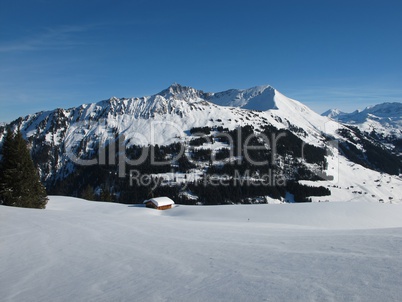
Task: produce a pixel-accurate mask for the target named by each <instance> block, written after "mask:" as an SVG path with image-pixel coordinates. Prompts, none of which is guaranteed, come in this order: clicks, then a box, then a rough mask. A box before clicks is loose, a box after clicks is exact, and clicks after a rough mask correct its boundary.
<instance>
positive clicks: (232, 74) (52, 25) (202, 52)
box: [0, 0, 402, 121]
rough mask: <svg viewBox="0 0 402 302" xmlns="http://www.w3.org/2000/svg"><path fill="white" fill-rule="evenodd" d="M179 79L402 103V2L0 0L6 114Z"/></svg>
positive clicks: (333, 100)
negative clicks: (259, 86) (265, 85)
mask: <svg viewBox="0 0 402 302" xmlns="http://www.w3.org/2000/svg"><path fill="white" fill-rule="evenodd" d="M173 82H178V83H180V84H183V85H188V86H192V87H194V88H197V89H201V90H204V91H213V92H216V91H222V90H226V89H230V88H249V87H252V86H256V85H262V84H270V85H272V86H274V87H275V88H276V89H278V90H279V91H281V92H282V93H283V94H285V95H287V96H289V97H291V98H295V99H298V100H300V101H302V102H303V103H305V104H306V105H308V106H310V107H311V108H312V109H314V110H316V111H317V112H319V113H321V112H322V111H324V110H326V109H328V108H339V109H341V110H344V111H351V110H353V109H356V108H362V107H365V106H366V105H372V104H376V103H380V102H384V101H400V102H401V101H402V1H399V0H395V1H387V0H382V1H371V0H365V1H360V0H358V1H353V0H349V1H343V0H341V1H339V0H338V1H327V0H317V1H308V0H306V1H300V0H298V1H286V0H281V1H279V0H276V1H267V0H266V1H254V0H248V1H236V0H231V1H219V0H214V1H209V0H204V1H189V0H186V1H174V0H172V1H157V0H150V1H135V0H133V1H122V0H113V1H111V0H110V1H109V0H99V1H89V0H79V1H76V0H68V1H67V0H57V1H55V0H25V1H22V0H0V106H1V111H0V121H11V120H13V119H15V118H17V117H19V116H23V115H26V114H29V113H33V112H37V111H40V110H50V109H54V108H57V107H62V108H69V107H73V106H77V105H80V104H82V103H89V102H97V101H100V100H103V99H107V98H109V97H111V96H117V97H134V96H143V95H150V94H154V93H157V92H159V91H161V90H162V89H164V88H166V87H168V86H169V85H170V84H172V83H173Z"/></svg>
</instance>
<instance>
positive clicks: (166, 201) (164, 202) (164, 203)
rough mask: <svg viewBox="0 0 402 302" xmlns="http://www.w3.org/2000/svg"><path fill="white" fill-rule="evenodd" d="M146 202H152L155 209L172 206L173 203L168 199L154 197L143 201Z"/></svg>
mask: <svg viewBox="0 0 402 302" xmlns="http://www.w3.org/2000/svg"><path fill="white" fill-rule="evenodd" d="M147 202H152V203H153V204H154V205H155V206H157V207H163V206H168V205H174V201H173V200H171V199H170V198H169V197H155V198H151V199H147V200H145V201H144V203H147Z"/></svg>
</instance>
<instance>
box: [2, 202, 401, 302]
mask: <svg viewBox="0 0 402 302" xmlns="http://www.w3.org/2000/svg"><path fill="white" fill-rule="evenodd" d="M355 200H356V199H355ZM401 251H402V205H401V204H381V203H368V202H337V203H332V202H326V203H308V204H278V205H233V206H209V207H208V206H203V207H197V206H193V207H192V206H181V205H180V206H176V207H175V208H173V209H171V210H167V211H157V210H153V209H148V208H144V207H140V206H130V205H122V204H111V203H96V202H89V201H85V200H80V199H74V198H69V197H51V198H50V201H49V204H48V206H47V209H46V210H34V209H22V208H12V207H5V206H2V207H0V269H1V272H2V273H1V275H0V292H1V300H2V301H52V302H53V301H399V300H400V297H402V286H401V284H402V255H401Z"/></svg>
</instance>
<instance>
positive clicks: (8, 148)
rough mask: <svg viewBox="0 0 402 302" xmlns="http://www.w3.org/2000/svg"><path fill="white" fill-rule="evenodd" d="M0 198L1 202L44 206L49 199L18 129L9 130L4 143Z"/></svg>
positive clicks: (27, 206)
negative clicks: (15, 130) (16, 130)
mask: <svg viewBox="0 0 402 302" xmlns="http://www.w3.org/2000/svg"><path fill="white" fill-rule="evenodd" d="M2 153H3V157H2V164H1V173H0V201H1V202H2V204H4V205H8V206H16V207H24V208H39V209H44V208H45V207H46V203H47V201H48V198H47V194H46V190H45V188H44V186H43V185H42V184H41V182H40V179H39V175H38V172H37V170H36V169H35V166H34V163H33V161H32V159H31V156H30V154H29V150H28V147H27V144H26V142H25V140H24V139H23V137H22V134H21V132H20V131H19V130H18V132H17V133H16V134H15V135H13V134H12V131H11V130H10V129H7V134H6V137H5V139H4V143H3V152H2Z"/></svg>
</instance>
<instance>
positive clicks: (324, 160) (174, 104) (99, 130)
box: [0, 84, 402, 204]
mask: <svg viewBox="0 0 402 302" xmlns="http://www.w3.org/2000/svg"><path fill="white" fill-rule="evenodd" d="M395 106H396V105H395ZM377 109H378V110H377ZM370 110H371V111H370ZM386 110H388V109H386ZM389 110H390V111H389V114H390V115H392V114H393V113H395V111H396V110H395V109H392V108H391V109H389ZM398 110H400V109H398ZM375 112H377V113H378V112H385V109H384V108H376V106H374V107H373V108H371V109H367V110H366V112H364V111H363V112H355V113H353V116H354V119H356V120H357V121H367V120H368V119H370V120H371V121H376V122H377V121H378V120H377V119H375V118H373V116H374V113H375ZM384 114H385V113H384ZM326 115H328V116H322V115H319V114H317V113H315V112H314V111H312V110H311V109H309V108H308V107H307V106H305V105H303V104H302V103H300V102H298V101H296V100H293V99H290V98H287V97H286V96H284V95H283V94H281V93H280V92H279V91H277V90H276V89H274V88H273V87H271V86H268V85H267V86H258V87H253V88H250V89H244V90H241V89H231V90H227V91H224V92H218V93H209V92H203V91H201V90H197V89H194V88H191V87H186V86H181V85H179V84H173V85H171V86H170V87H168V88H167V89H165V90H162V91H161V92H159V93H157V94H155V95H152V96H145V97H140V98H116V97H112V98H110V99H108V100H105V101H101V102H98V103H93V104H84V105H81V106H78V107H74V108H70V109H61V108H58V109H55V110H52V111H43V112H38V113H35V114H32V115H28V116H25V117H21V118H18V119H17V120H15V121H13V122H11V123H10V124H9V125H8V126H9V127H10V128H11V129H12V130H14V131H16V129H18V128H19V129H21V132H22V133H23V135H24V137H25V138H26V139H27V141H28V142H29V147H30V148H31V154H32V157H33V159H34V162H35V164H36V165H37V167H38V168H39V171H40V176H41V179H42V181H43V182H44V184H45V185H46V187H47V189H48V191H49V192H50V193H53V194H67V195H72V196H83V194H84V193H85V194H90V196H93V197H94V198H95V199H105V200H115V201H119V202H125V203H139V202H142V200H143V198H146V197H147V196H151V195H161V194H163V195H169V196H172V197H173V198H175V199H176V200H179V201H181V202H183V203H190V204H208V203H214V204H215V203H238V202H243V203H245V202H251V203H253V202H280V201H285V200H288V201H310V200H313V201H346V200H367V201H374V202H402V181H401V179H400V177H399V175H400V173H401V170H402V162H401V156H400V154H399V152H398V150H397V149H395V148H391V147H390V146H389V145H386V143H387V141H385V140H384V139H383V138H384V134H383V133H385V132H386V131H388V130H387V129H390V130H389V131H390V133H391V134H392V135H394V134H395V136H397V134H398V132H397V130H395V129H396V126H395V127H394V124H392V123H391V122H392V121H393V120H392V117H391V116H388V117H387V118H388V119H389V121H390V123H389V124H384V123H381V124H382V125H385V126H384V128H383V129H384V131H379V132H377V134H378V135H375V133H372V132H373V131H376V128H377V127H376V124H372V125H373V126H368V127H369V128H368V129H369V130H368V131H364V130H365V128H364V129H362V128H360V129H359V128H358V127H354V126H353V124H354V123H352V122H350V118H349V119H347V120H346V119H345V120H344V118H346V115H345V114H343V113H340V112H336V111H331V112H327V113H326ZM361 116H363V117H361ZM376 116H377V117H378V116H379V115H378V114H377V115H376ZM399 116H401V114H399ZM349 117H350V116H349ZM364 117H365V118H364ZM334 118H335V119H338V121H337V120H335V119H334ZM382 118H386V117H382ZM344 121H347V124H345V123H344ZM398 125H400V123H399V124H398ZM370 127H371V128H370ZM5 131H6V126H1V127H0V141H1V140H2V139H3V137H4V133H5ZM399 131H400V129H399ZM386 133H387V135H388V134H389V133H388V132H386ZM250 134H254V137H252V138H251V139H250V140H249V141H247V142H246V143H247V144H248V145H250V146H251V147H255V148H254V149H252V148H251V149H252V150H251V151H250V152H249V153H250V154H251V155H252V156H253V158H254V159H255V160H256V161H257V162H262V161H263V160H264V159H267V160H266V163H265V164H264V165H258V164H253V163H250V162H247V161H245V152H248V150H247V151H245V150H244V148H243V147H241V146H242V145H243V144H244V143H245V142H244V139H245V138H247V137H249V136H250ZM399 134H400V132H399ZM264 137H265V138H268V141H266V140H265V141H264ZM275 138H276V139H277V141H275ZM278 138H279V139H278ZM274 141H275V144H274ZM122 147H124V148H125V150H121V149H122ZM180 150H184V152H182V153H180ZM144 152H148V153H149V154H151V153H153V155H155V157H156V158H157V159H158V160H159V161H160V162H161V161H165V162H167V164H165V165H160V166H157V167H153V166H151V165H150V163H149V162H148V161H145V162H144V163H142V164H141V165H139V166H134V167H133V166H132V165H131V163H132V162H130V160H127V161H125V162H122V158H124V157H122V156H121V154H122V153H124V155H125V156H126V157H127V158H128V159H131V160H134V159H137V158H138V157H139V156H140V154H142V153H144ZM100 154H102V155H104V158H103V159H101V157H100V156H99V155H100ZM211 156H212V157H213V159H214V160H211ZM77 159H79V160H83V162H85V165H83V164H82V163H83V162H80V163H78V164H77ZM90 160H92V161H90ZM122 165H124V168H122ZM119 166H120V167H119ZM133 169H135V170H136V171H138V173H139V174H136V175H137V176H138V175H150V178H151V184H150V185H148V186H145V188H144V186H138V185H136V184H135V183H134V184H133V183H131V184H130V181H129V180H130V175H129V174H130V171H131V170H133ZM122 171H123V172H124V173H125V174H124V175H122V174H121V173H122ZM236 173H237V174H236ZM228 176H229V178H230V177H232V178H233V179H234V178H236V179H237V180H240V184H239V183H231V184H230V185H229V186H228V187H229V189H228V188H225V187H224V186H218V187H214V186H213V185H212V184H213V181H214V179H215V180H216V179H219V178H220V177H228ZM264 177H265V178H264ZM267 177H268V178H269V181H271V183H270V184H269V185H268V186H266V185H265V186H258V184H260V183H262V182H263V180H264V179H265V180H266V179H267ZM232 178H231V179H232ZM275 178H276V179H275ZM279 178H280V179H281V183H279V181H278V179H279ZM245 180H247V181H249V180H254V181H255V183H254V184H252V185H248V186H245V185H244V181H245ZM242 181H243V183H242ZM152 184H154V185H152ZM202 185H203V186H202ZM102 194H103V195H102ZM101 196H103V198H101ZM211 200H213V202H211ZM219 200H221V202H219Z"/></svg>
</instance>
